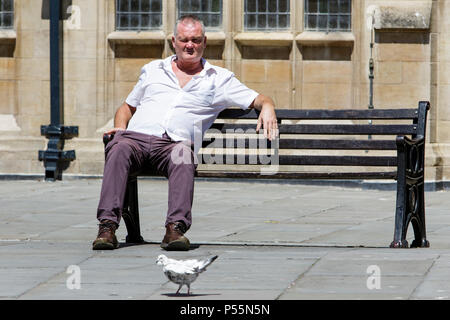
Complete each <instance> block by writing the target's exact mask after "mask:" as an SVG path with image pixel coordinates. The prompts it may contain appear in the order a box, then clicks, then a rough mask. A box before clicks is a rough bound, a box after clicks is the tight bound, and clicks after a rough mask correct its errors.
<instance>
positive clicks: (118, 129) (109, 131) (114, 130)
mask: <svg viewBox="0 0 450 320" xmlns="http://www.w3.org/2000/svg"><path fill="white" fill-rule="evenodd" d="M124 130H125V129H124V128H113V129H110V130H108V131H106V132H105V133H103V135H104V136H109V135H112V134H114V133H116V132H117V131H124Z"/></svg>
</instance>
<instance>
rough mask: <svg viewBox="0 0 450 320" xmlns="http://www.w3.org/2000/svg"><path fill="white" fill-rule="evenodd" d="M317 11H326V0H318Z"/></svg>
mask: <svg viewBox="0 0 450 320" xmlns="http://www.w3.org/2000/svg"><path fill="white" fill-rule="evenodd" d="M319 12H320V13H327V12H328V0H319Z"/></svg>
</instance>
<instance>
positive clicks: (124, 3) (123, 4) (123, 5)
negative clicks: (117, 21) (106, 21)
mask: <svg viewBox="0 0 450 320" xmlns="http://www.w3.org/2000/svg"><path fill="white" fill-rule="evenodd" d="M117 8H119V11H120V12H124V11H130V8H129V7H128V0H119V5H118V6H117Z"/></svg>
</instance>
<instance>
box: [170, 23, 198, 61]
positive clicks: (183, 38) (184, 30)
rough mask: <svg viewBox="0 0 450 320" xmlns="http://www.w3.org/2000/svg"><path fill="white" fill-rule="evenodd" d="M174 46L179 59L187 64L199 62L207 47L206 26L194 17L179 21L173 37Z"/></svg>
mask: <svg viewBox="0 0 450 320" xmlns="http://www.w3.org/2000/svg"><path fill="white" fill-rule="evenodd" d="M172 45H173V48H174V49H175V54H176V55H177V57H178V59H181V60H183V61H185V62H190V63H196V62H199V61H200V60H201V58H202V56H203V51H204V50H205V47H206V36H205V26H204V25H203V22H202V21H201V20H200V19H199V18H197V17H196V16H193V15H187V16H182V17H180V18H179V19H178V20H177V23H176V24H175V29H174V33H173V37H172Z"/></svg>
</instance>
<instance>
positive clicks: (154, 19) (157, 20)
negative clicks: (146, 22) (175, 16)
mask: <svg viewBox="0 0 450 320" xmlns="http://www.w3.org/2000/svg"><path fill="white" fill-rule="evenodd" d="M161 20H162V17H161V15H160V14H152V16H151V20H150V25H151V27H152V28H157V27H159V26H161V25H162V21H161Z"/></svg>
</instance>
